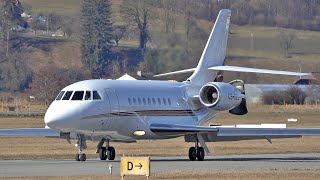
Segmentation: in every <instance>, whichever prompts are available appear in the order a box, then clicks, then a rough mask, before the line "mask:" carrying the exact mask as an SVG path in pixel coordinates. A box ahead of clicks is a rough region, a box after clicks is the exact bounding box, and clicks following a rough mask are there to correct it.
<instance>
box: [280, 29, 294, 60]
mask: <svg viewBox="0 0 320 180" xmlns="http://www.w3.org/2000/svg"><path fill="white" fill-rule="evenodd" d="M296 38H297V36H296V35H295V34H294V33H293V32H290V33H285V32H281V33H280V44H281V47H282V49H283V51H284V55H285V57H286V58H290V57H291V54H290V50H291V49H292V48H293V47H294V45H293V41H294V40H295V39H296Z"/></svg>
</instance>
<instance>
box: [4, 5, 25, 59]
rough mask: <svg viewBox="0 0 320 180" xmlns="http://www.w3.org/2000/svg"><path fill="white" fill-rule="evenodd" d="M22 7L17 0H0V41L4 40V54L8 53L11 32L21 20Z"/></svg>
mask: <svg viewBox="0 0 320 180" xmlns="http://www.w3.org/2000/svg"><path fill="white" fill-rule="evenodd" d="M22 13H23V7H22V5H21V3H20V2H19V1H18V0H0V29H1V32H0V33H1V34H0V35H1V38H0V41H5V42H6V55H7V56H8V55H9V51H10V40H11V32H12V31H13V30H15V29H16V28H17V27H18V25H19V24H20V23H22V22H23V19H22V17H21V14H22Z"/></svg>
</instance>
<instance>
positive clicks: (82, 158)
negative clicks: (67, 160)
mask: <svg viewBox="0 0 320 180" xmlns="http://www.w3.org/2000/svg"><path fill="white" fill-rule="evenodd" d="M79 159H80V161H86V160H87V156H86V154H80V155H79Z"/></svg>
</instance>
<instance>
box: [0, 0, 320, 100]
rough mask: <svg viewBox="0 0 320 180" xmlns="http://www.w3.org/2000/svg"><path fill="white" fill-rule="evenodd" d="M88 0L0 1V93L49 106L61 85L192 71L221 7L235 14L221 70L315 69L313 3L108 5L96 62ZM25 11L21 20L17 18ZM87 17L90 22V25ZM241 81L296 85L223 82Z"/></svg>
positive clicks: (253, 78) (168, 0)
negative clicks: (88, 49)
mask: <svg viewBox="0 0 320 180" xmlns="http://www.w3.org/2000/svg"><path fill="white" fill-rule="evenodd" d="M85 1H86V0H67V1H66V0H57V1H52V0H21V3H20V2H19V1H11V0H10V1H9V0H0V5H1V6H0V8H1V11H0V15H2V16H1V17H0V21H1V22H2V23H1V25H0V29H1V32H0V35H1V36H0V37H1V38H0V45H1V48H0V58H1V60H0V63H1V64H0V65H1V66H0V74H1V79H0V91H2V92H23V93H28V94H39V96H40V97H39V98H41V99H44V100H46V101H47V102H49V101H50V100H51V99H52V97H54V96H55V95H56V93H57V91H58V90H59V89H60V88H61V87H63V86H65V85H67V84H70V83H72V82H75V81H79V80H82V79H88V78H92V77H94V78H116V77H118V76H120V75H121V74H123V73H125V72H129V73H131V74H135V72H136V71H137V70H142V71H144V72H146V73H163V72H168V71H173V70H178V69H184V68H191V67H195V66H196V64H197V62H198V59H199V57H200V56H201V53H202V50H203V48H204V45H205V43H206V40H207V39H208V35H209V33H210V31H211V28H212V25H213V23H214V21H215V18H216V16H217V14H218V12H219V10H220V9H222V8H230V9H231V10H232V19H231V23H232V26H231V28H230V29H231V30H230V35H229V37H230V38H229V43H228V57H227V60H226V64H230V65H239V66H248V67H258V68H271V69H279V70H291V71H300V70H302V71H305V72H313V71H319V69H320V64H319V63H318V61H319V60H318V58H319V52H320V45H319V44H320V33H319V32H318V30H320V12H319V11H317V9H319V8H320V2H319V1H316V0H309V1H298V0H289V1H278V0H224V1H216V0H199V1H193V0H112V1H110V5H111V11H110V13H104V12H106V10H103V11H101V10H99V8H98V10H97V11H100V12H101V13H99V14H97V15H96V16H97V17H96V18H99V17H102V18H103V17H110V18H111V26H110V28H111V29H112V30H111V29H110V30H111V31H110V33H112V34H110V37H109V39H106V40H104V41H103V42H106V41H107V40H109V41H110V44H109V45H108V46H106V47H107V48H108V51H109V50H110V53H105V54H104V55H103V54H102V55H101V58H102V59H101V61H96V62H93V63H95V64H92V62H91V63H88V62H86V61H85V60H84V56H83V55H84V53H83V52H84V49H83V42H84V41H83V40H84V39H85V38H86V35H85V34H84V33H83V32H84V31H83V23H84V21H83V17H84V16H83V12H84V11H83V9H84V7H85V6H84V3H83V2H85ZM100 1H101V2H102V0H94V1H88V2H96V3H99V2H100ZM10 3H11V4H10ZM9 5H10V6H9ZM9 7H16V11H15V12H14V13H13V14H12V16H11V17H8V16H6V15H4V12H6V8H9ZM23 12H24V13H25V14H26V16H25V17H21V16H19V15H20V14H22V13H23ZM1 13H2V14H1ZM90 18H93V17H89V20H87V23H90V22H91V21H93V19H92V20H90ZM104 19H105V18H104ZM4 22H5V23H4ZM18 25H19V27H18ZM20 26H21V27H23V29H22V28H21V27H20ZM89 27H90V26H89ZM91 27H92V26H91ZM104 27H105V26H104ZM19 28H21V30H20V29H19ZM101 28H102V26H101ZM96 30H97V32H96V33H97V34H99V33H100V32H102V31H100V30H99V29H96ZM91 31H93V30H91ZM103 32H105V31H103ZM111 36H112V37H111ZM91 39H92V38H91ZM93 39H94V38H93ZM99 39H100V40H101V38H98V39H95V40H94V41H93V42H91V43H92V44H95V43H96V42H98V41H99ZM102 52H105V51H102ZM88 57H89V56H88ZM92 57H93V56H92ZM90 59H91V60H92V59H95V58H89V60H90ZM107 59H108V60H107ZM106 60H107V61H106ZM98 66H100V68H94V67H98ZM98 71H100V72H99V73H96V72H98ZM93 72H95V73H93ZM170 78H175V79H177V80H183V79H185V78H186V77H185V76H182V77H170ZM239 78H240V79H243V80H245V82H247V83H259V82H260V83H292V82H293V81H295V80H296V79H294V78H289V77H284V78H281V79H278V78H274V77H273V76H268V75H259V76H258V75H255V74H245V73H225V80H226V81H229V80H233V79H239ZM44 84H45V85H44Z"/></svg>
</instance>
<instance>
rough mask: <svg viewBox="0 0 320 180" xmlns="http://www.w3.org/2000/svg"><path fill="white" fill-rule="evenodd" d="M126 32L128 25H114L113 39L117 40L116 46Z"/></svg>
mask: <svg viewBox="0 0 320 180" xmlns="http://www.w3.org/2000/svg"><path fill="white" fill-rule="evenodd" d="M126 32H127V27H126V26H123V25H122V26H121V25H117V26H114V30H113V39H114V41H115V42H116V46H118V45H119V41H120V40H121V39H122V38H123V37H124V36H125V34H126Z"/></svg>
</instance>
